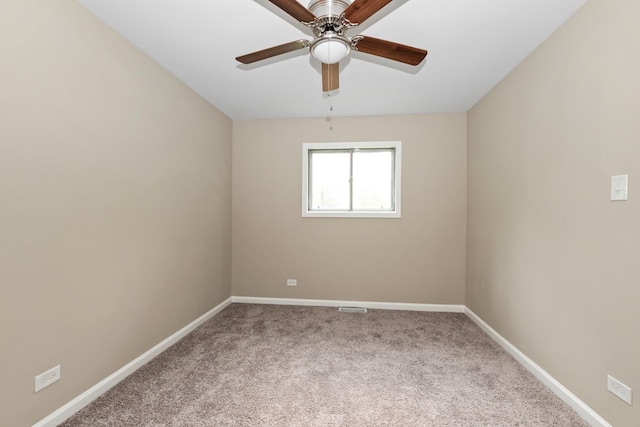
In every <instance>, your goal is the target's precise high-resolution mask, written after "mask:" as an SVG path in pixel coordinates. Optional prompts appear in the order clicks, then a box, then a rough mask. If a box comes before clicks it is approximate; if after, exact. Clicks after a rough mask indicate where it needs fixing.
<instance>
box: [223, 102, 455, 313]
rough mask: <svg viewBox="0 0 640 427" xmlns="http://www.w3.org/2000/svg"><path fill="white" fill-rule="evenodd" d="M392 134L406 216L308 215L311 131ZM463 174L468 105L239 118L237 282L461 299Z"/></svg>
mask: <svg viewBox="0 0 640 427" xmlns="http://www.w3.org/2000/svg"><path fill="white" fill-rule="evenodd" d="M338 108H339V107H338ZM387 140H388V141H395V140H400V141H402V218H400V219H363V218H359V219H358V218H302V216H301V205H302V203H301V198H302V144H303V143H304V142H345V141H347V142H352V141H356V142H357V141H387ZM465 177H466V115H465V114H433V115H415V116H397V117H352V118H317V119H295V120H248V121H234V124H233V180H232V182H233V183H232V187H233V191H232V194H233V214H232V216H233V249H232V252H233V261H232V289H233V294H234V295H237V296H253V297H277V298H285V297H286V298H312V299H333V300H349V301H385V302H406V303H431V304H462V303H464V281H465V275H464V268H465V267H464V265H465V233H466V231H465V226H466V178H465ZM287 279H296V280H297V281H298V286H297V287H295V288H294V287H287V286H286V280H287Z"/></svg>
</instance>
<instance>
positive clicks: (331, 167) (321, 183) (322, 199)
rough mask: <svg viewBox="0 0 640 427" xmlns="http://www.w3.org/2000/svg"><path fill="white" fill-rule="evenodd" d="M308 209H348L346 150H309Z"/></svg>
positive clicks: (347, 153)
mask: <svg viewBox="0 0 640 427" xmlns="http://www.w3.org/2000/svg"><path fill="white" fill-rule="evenodd" d="M309 157H310V158H309V167H310V169H311V172H310V174H309V175H310V180H309V181H310V183H309V187H310V190H311V191H310V192H311V195H310V200H309V210H349V208H350V207H349V193H350V189H349V187H350V185H349V179H350V169H351V159H350V153H349V152H348V151H332V152H326V151H310V154H309Z"/></svg>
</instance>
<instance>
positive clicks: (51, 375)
mask: <svg viewBox="0 0 640 427" xmlns="http://www.w3.org/2000/svg"><path fill="white" fill-rule="evenodd" d="M59 379H60V365H58V366H56V367H55V368H51V369H49V370H48V371H47V372H43V373H41V374H40V375H38V376H37V377H35V381H34V388H35V392H36V393H37V392H39V391H40V390H42V389H43V388H45V387H48V386H50V385H51V384H53V383H55V382H56V381H58V380H59Z"/></svg>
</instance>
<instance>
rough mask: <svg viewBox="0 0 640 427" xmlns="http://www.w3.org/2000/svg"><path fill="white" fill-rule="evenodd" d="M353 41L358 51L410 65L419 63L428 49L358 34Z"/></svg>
mask: <svg viewBox="0 0 640 427" xmlns="http://www.w3.org/2000/svg"><path fill="white" fill-rule="evenodd" d="M352 42H353V44H355V48H356V50H357V51H358V52H364V53H368V54H370V55H376V56H381V57H383V58H387V59H391V60H393V61H398V62H404V63H405V64H409V65H418V64H419V63H421V62H422V61H423V60H424V58H425V57H426V56H427V51H426V50H423V49H418V48H417V47H411V46H405V45H403V44H399V43H394V42H390V41H387V40H381V39H376V38H373V37H367V36H356V37H354V38H353V39H352Z"/></svg>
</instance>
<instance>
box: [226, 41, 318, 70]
mask: <svg viewBox="0 0 640 427" xmlns="http://www.w3.org/2000/svg"><path fill="white" fill-rule="evenodd" d="M308 46H309V42H308V41H307V40H296V41H294V42H290V43H285V44H281V45H279V46H274V47H270V48H268V49H264V50H259V51H257V52H253V53H249V54H247V55H242V56H238V57H237V58H236V60H237V61H240V62H242V63H243V64H251V63H254V62H257V61H261V60H263V59H267V58H271V57H273V56H278V55H282V54H283V53H289V52H293V51H294V50H298V49H303V48H305V47H308Z"/></svg>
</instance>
